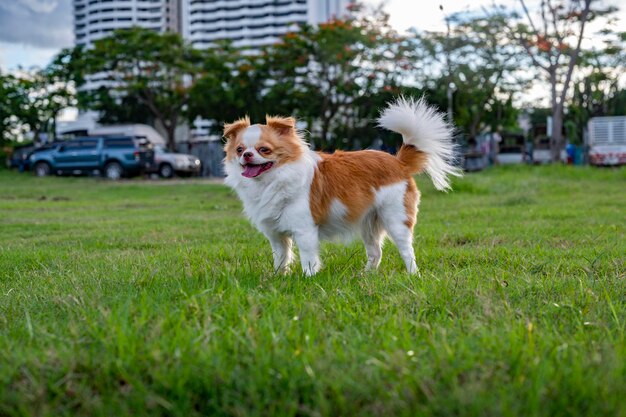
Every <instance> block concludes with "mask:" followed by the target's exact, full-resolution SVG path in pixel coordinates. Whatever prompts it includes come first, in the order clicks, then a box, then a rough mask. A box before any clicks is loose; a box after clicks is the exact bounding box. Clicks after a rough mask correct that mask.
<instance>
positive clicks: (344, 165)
mask: <svg viewBox="0 0 626 417" xmlns="http://www.w3.org/2000/svg"><path fill="white" fill-rule="evenodd" d="M403 148H404V147H403ZM413 149H415V148H413ZM410 151H411V150H410V149H409V150H404V153H405V154H407V155H410V154H409V152H410ZM413 153H414V154H417V153H420V154H421V152H418V151H416V150H413ZM319 155H320V156H321V158H322V160H321V161H320V162H319V163H318V165H317V170H316V171H315V175H314V177H313V183H312V184H311V194H310V207H311V213H312V214H313V220H314V221H315V223H316V224H322V223H324V222H325V221H326V220H327V219H328V214H329V211H330V205H331V203H332V201H333V199H337V200H339V201H340V202H341V203H343V204H344V205H345V206H346V207H347V209H348V213H347V219H346V220H347V221H349V222H355V221H357V220H358V219H360V218H361V217H362V216H363V214H364V213H365V211H366V210H367V209H368V208H369V207H370V206H371V205H372V204H373V202H374V198H375V195H374V192H375V190H378V189H379V188H380V187H383V186H385V185H390V184H394V183H398V182H402V181H406V180H410V181H411V183H412V184H413V188H411V186H410V185H409V189H408V190H407V192H409V191H411V190H413V191H414V193H413V194H411V195H412V196H413V197H411V198H412V200H410V202H417V200H416V198H415V197H416V194H415V192H417V187H415V182H414V181H413V180H412V179H411V173H412V172H414V169H415V166H407V165H406V164H405V161H409V162H410V161H413V160H416V161H417V160H418V158H413V159H409V157H407V156H405V159H404V160H402V159H400V155H398V158H396V157H394V156H392V155H389V154H388V153H385V152H380V151H356V152H340V151H338V152H335V153H334V154H324V153H320V154H319ZM420 158H421V156H420ZM419 160H421V159H419ZM407 213H410V214H411V215H412V216H413V217H412V218H413V219H414V218H415V214H416V210H415V208H413V209H412V211H407Z"/></svg>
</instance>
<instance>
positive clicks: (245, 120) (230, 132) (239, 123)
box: [224, 116, 250, 140]
mask: <svg viewBox="0 0 626 417" xmlns="http://www.w3.org/2000/svg"><path fill="white" fill-rule="evenodd" d="M249 126H250V118H249V117H248V116H245V117H242V118H241V119H239V120H236V121H234V122H232V123H226V124H224V137H225V138H226V139H228V140H230V139H233V138H234V137H235V136H237V133H239V132H240V131H241V130H242V129H245V128H247V127H249Z"/></svg>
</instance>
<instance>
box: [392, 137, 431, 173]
mask: <svg viewBox="0 0 626 417" xmlns="http://www.w3.org/2000/svg"><path fill="white" fill-rule="evenodd" d="M396 158H398V159H399V160H400V162H402V164H404V166H405V167H406V170H407V172H408V173H409V174H419V173H420V172H422V171H423V170H424V168H425V167H426V161H427V158H428V157H427V156H426V154H425V153H424V152H422V151H420V150H418V149H417V148H416V147H415V146H413V145H406V144H405V145H402V146H401V147H400V150H399V151H398V154H397V155H396Z"/></svg>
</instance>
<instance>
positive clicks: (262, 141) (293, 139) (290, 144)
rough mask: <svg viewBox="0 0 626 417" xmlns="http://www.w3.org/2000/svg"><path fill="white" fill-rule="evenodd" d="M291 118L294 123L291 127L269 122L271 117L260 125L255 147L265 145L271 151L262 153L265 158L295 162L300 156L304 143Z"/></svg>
mask: <svg viewBox="0 0 626 417" xmlns="http://www.w3.org/2000/svg"><path fill="white" fill-rule="evenodd" d="M289 119H291V118H289ZM285 120H287V119H285ZM291 120H293V123H294V124H293V126H291V127H289V126H286V125H278V124H276V123H272V124H270V122H271V121H272V120H271V119H268V124H267V125H261V137H260V138H259V141H258V142H257V145H256V148H257V150H258V149H260V148H262V147H265V148H269V149H270V150H271V151H272V152H271V153H269V154H267V155H263V156H264V157H265V158H267V159H271V160H275V161H276V162H277V163H279V164H287V163H290V162H295V161H297V160H298V159H300V158H301V157H302V154H303V153H304V151H305V149H306V144H305V143H304V141H303V140H302V139H301V138H300V137H299V136H298V134H297V132H296V128H295V120H294V119H291Z"/></svg>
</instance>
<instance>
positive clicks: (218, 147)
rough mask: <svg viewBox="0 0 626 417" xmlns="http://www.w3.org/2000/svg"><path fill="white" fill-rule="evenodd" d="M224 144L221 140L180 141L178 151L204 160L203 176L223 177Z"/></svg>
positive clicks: (201, 173)
mask: <svg viewBox="0 0 626 417" xmlns="http://www.w3.org/2000/svg"><path fill="white" fill-rule="evenodd" d="M223 146H224V144H223V143H222V142H221V141H219V140H213V141H202V142H182V143H178V146H177V148H178V152H181V153H186V154H190V155H194V156H196V157H197V158H199V159H200V161H202V171H201V172H200V175H201V176H203V177H223V176H224V169H223V167H222V160H223V159H224V149H223Z"/></svg>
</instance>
